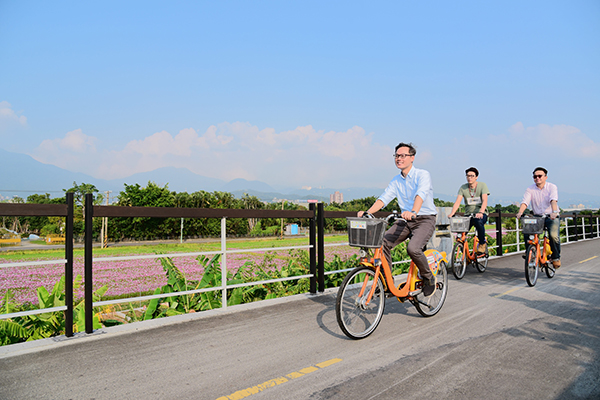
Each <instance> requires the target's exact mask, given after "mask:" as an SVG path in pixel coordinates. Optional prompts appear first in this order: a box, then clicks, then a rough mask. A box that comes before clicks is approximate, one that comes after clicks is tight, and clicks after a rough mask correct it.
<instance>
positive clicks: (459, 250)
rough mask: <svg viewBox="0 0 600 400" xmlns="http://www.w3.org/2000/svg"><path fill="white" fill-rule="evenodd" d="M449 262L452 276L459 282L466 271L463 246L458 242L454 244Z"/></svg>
mask: <svg viewBox="0 0 600 400" xmlns="http://www.w3.org/2000/svg"><path fill="white" fill-rule="evenodd" d="M450 262H451V263H452V274H453V275H454V277H455V278H456V279H458V280H461V279H462V278H463V277H464V276H465V271H466V270H467V263H466V260H465V247H464V244H462V243H460V242H458V243H456V244H454V248H453V249H452V259H451V260H450Z"/></svg>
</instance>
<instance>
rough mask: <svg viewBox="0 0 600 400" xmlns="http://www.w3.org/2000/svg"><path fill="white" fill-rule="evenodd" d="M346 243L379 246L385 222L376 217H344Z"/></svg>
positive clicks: (354, 245)
mask: <svg viewBox="0 0 600 400" xmlns="http://www.w3.org/2000/svg"><path fill="white" fill-rule="evenodd" d="M346 221H347V222H348V242H349V243H348V244H349V245H350V246H352V247H373V248H377V247H381V245H382V244H383V234H384V232H385V228H386V226H387V223H386V222H385V220H384V219H378V218H357V217H346Z"/></svg>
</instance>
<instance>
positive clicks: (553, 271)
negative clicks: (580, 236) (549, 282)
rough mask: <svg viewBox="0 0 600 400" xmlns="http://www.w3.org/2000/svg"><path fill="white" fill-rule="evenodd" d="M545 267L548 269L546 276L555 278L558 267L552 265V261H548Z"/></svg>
mask: <svg viewBox="0 0 600 400" xmlns="http://www.w3.org/2000/svg"><path fill="white" fill-rule="evenodd" d="M544 269H545V270H546V276H547V277H548V278H550V279H552V278H554V275H555V274H556V269H555V268H554V265H552V261H548V262H547V263H546V266H545V267H544Z"/></svg>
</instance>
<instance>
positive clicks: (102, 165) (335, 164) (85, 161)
mask: <svg viewBox="0 0 600 400" xmlns="http://www.w3.org/2000/svg"><path fill="white" fill-rule="evenodd" d="M373 139H374V134H373V133H367V132H365V130H364V129H363V128H361V127H358V126H354V127H352V128H350V129H348V130H346V131H339V132H338V131H323V130H316V129H314V128H313V127H312V126H310V125H307V126H299V127H297V128H295V129H293V130H288V131H282V132H277V131H276V130H275V129H273V128H265V129H260V128H258V127H257V126H254V125H251V124H249V123H245V122H234V123H228V122H224V123H221V124H218V125H213V126H210V127H209V128H208V129H206V131H205V132H204V133H202V134H199V133H198V132H197V131H196V130H194V129H192V128H186V129H182V130H181V131H179V133H177V134H176V135H172V134H171V133H169V132H167V131H161V132H156V133H154V134H152V135H150V136H147V137H145V138H142V139H139V140H133V141H131V142H129V143H127V144H126V145H125V146H124V147H123V148H121V149H115V150H111V151H108V150H102V147H100V148H97V147H96V146H97V145H98V146H101V141H100V140H99V139H97V138H94V137H90V136H86V135H85V134H84V133H83V132H82V131H81V129H77V130H74V131H71V132H68V133H67V134H65V136H64V137H63V138H59V139H47V140H44V141H43V142H42V143H41V144H40V145H39V146H38V147H37V148H36V149H35V150H34V152H33V154H32V156H33V157H34V158H36V159H37V160H38V161H41V162H44V163H49V164H54V165H57V166H59V167H62V168H66V169H69V170H73V171H77V172H83V173H86V174H89V175H92V176H95V177H98V178H104V179H114V178H123V177H127V176H130V175H132V174H134V173H138V172H146V171H152V170H154V169H157V168H161V167H167V166H172V167H180V168H188V169H190V170H191V171H193V172H195V173H197V174H199V175H203V176H208V177H213V178H219V179H223V180H231V179H234V178H245V179H248V180H262V181H265V182H268V183H270V184H282V185H289V186H298V187H301V186H304V185H309V186H323V185H332V186H335V187H344V186H380V187H381V186H384V185H386V184H387V182H389V180H390V179H391V177H392V176H394V175H395V174H396V173H397V170H396V168H395V167H394V163H393V160H392V158H391V154H392V152H393V149H392V148H390V147H388V146H382V145H379V144H377V143H375V142H374V140H373ZM388 156H389V157H388ZM386 157H387V158H386Z"/></svg>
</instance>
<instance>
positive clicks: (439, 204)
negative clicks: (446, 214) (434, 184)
mask: <svg viewBox="0 0 600 400" xmlns="http://www.w3.org/2000/svg"><path fill="white" fill-rule="evenodd" d="M433 204H434V205H435V206H436V207H452V206H453V205H454V202H453V201H444V200H440V199H438V198H437V197H436V198H434V199H433Z"/></svg>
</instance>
